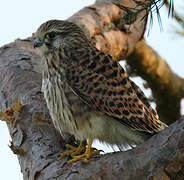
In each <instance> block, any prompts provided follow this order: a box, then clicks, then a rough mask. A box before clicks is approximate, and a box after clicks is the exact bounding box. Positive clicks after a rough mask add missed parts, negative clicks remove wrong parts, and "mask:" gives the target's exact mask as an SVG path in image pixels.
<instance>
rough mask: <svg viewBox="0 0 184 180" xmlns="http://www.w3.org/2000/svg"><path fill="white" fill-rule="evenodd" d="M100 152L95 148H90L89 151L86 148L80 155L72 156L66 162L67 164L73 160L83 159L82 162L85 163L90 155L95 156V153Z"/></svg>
mask: <svg viewBox="0 0 184 180" xmlns="http://www.w3.org/2000/svg"><path fill="white" fill-rule="evenodd" d="M98 154H100V151H99V150H97V149H95V148H91V149H90V150H89V151H88V150H87V149H86V151H85V152H84V153H83V154H81V155H78V156H73V159H71V160H69V161H68V162H67V164H68V165H69V164H71V163H73V162H76V161H78V160H81V159H82V160H83V162H85V163H87V162H88V160H89V159H90V158H91V157H92V156H95V155H98Z"/></svg>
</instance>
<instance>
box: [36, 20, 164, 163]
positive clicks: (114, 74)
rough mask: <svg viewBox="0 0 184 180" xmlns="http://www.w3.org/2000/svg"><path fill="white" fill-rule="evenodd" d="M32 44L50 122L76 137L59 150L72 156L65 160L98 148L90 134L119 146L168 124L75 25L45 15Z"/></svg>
mask: <svg viewBox="0 0 184 180" xmlns="http://www.w3.org/2000/svg"><path fill="white" fill-rule="evenodd" d="M34 47H38V49H39V50H40V51H41V54H42V61H43V62H42V72H43V75H42V76H43V79H42V91H43V93H44V97H45V99H46V102H47V106H48V109H49V112H50V115H51V118H52V120H53V124H54V126H55V128H56V129H58V130H59V132H60V133H61V135H62V132H69V133H70V134H73V135H75V137H76V138H77V139H79V140H81V144H80V145H79V146H78V147H73V146H70V145H68V147H70V148H71V150H70V151H68V152H64V153H62V154H61V156H62V157H64V156H67V155H72V156H73V159H72V160H70V161H68V163H69V164H70V163H71V162H73V161H77V160H79V159H81V158H86V159H89V158H90V157H91V156H93V155H95V154H98V153H99V151H98V150H96V149H94V148H92V141H93V139H98V140H99V141H101V142H105V143H107V144H110V145H111V146H113V145H117V146H118V147H119V148H120V149H122V148H123V147H126V146H127V145H129V146H132V145H137V144H140V143H142V142H144V141H145V140H147V139H148V138H149V137H151V136H152V135H154V134H155V133H157V132H159V131H161V130H163V129H164V128H165V127H167V125H165V124H164V123H163V122H161V121H160V120H159V119H158V116H157V114H156V112H155V111H154V110H153V109H152V107H151V106H150V104H149V102H148V100H147V99H146V97H145V95H144V93H143V92H142V91H141V89H140V88H139V87H138V86H137V85H136V84H135V83H134V82H133V81H131V80H130V79H129V77H128V74H127V73H126V72H125V71H124V69H123V68H122V67H121V66H120V64H119V63H118V62H117V61H116V60H114V59H113V58H112V57H111V56H110V55H108V54H107V53H104V52H102V51H99V50H98V49H96V48H95V47H94V45H93V44H92V43H91V42H90V40H89V39H88V38H87V36H86V35H85V33H84V32H83V30H82V29H81V28H80V27H79V26H78V25H76V24H74V23H72V22H69V21H62V20H49V21H47V22H45V23H44V24H42V25H41V26H40V27H39V28H38V30H37V31H36V33H35V40H34ZM86 140H88V145H87V147H86V143H85V142H86ZM82 152H84V153H82Z"/></svg>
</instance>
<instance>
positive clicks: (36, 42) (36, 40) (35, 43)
mask: <svg viewBox="0 0 184 180" xmlns="http://www.w3.org/2000/svg"><path fill="white" fill-rule="evenodd" d="M42 45H43V42H42V41H40V40H38V39H35V40H34V48H37V47H40V46H42Z"/></svg>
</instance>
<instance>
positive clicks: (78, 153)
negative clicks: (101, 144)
mask: <svg viewBox="0 0 184 180" xmlns="http://www.w3.org/2000/svg"><path fill="white" fill-rule="evenodd" d="M92 142H93V138H90V139H89V141H88V145H87V148H86V141H82V142H81V143H80V145H79V146H78V147H74V146H72V145H69V144H67V145H66V147H67V148H70V149H71V150H70V151H68V152H64V153H62V154H61V158H63V157H65V156H69V155H71V156H72V157H73V159H71V160H69V161H68V162H67V164H68V165H69V164H71V163H72V162H76V161H78V160H80V159H82V158H85V159H86V160H88V159H90V158H91V157H92V156H95V155H98V154H100V151H99V150H97V149H95V148H92V147H91V146H92Z"/></svg>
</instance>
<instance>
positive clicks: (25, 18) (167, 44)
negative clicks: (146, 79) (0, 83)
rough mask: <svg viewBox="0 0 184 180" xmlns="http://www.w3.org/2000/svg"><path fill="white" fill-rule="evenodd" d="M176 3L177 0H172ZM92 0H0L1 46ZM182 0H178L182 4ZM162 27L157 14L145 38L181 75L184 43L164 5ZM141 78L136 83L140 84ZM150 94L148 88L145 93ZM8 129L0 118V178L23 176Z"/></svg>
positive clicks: (20, 178)
mask: <svg viewBox="0 0 184 180" xmlns="http://www.w3.org/2000/svg"><path fill="white" fill-rule="evenodd" d="M174 1H175V3H176V0H174ZM93 2H94V0H67V1H62V0H52V1H45V0H30V1H25V0H14V1H12V0H6V1H2V2H1V10H0V19H1V28H0V34H1V38H0V46H2V45H4V44H7V43H9V42H12V41H14V40H15V39H16V38H26V37H28V36H31V34H32V33H33V32H35V31H36V29H37V28H38V26H39V25H40V24H42V23H43V22H45V21H47V20H49V19H66V18H67V17H69V16H71V15H72V14H73V13H75V12H77V11H78V10H79V9H81V8H82V7H84V6H87V5H90V4H93ZM181 2H182V0H177V4H179V3H180V5H181ZM161 17H162V24H163V29H164V30H163V31H162V32H160V28H159V26H158V23H157V20H156V17H155V18H154V19H155V20H154V23H153V28H152V29H151V32H150V35H149V37H147V36H146V35H147V34H145V37H146V39H147V42H148V43H149V44H150V45H151V46H152V47H153V48H154V49H155V50H156V51H157V52H159V54H160V55H161V56H162V57H163V58H164V59H165V60H167V62H168V63H169V65H170V66H171V67H172V69H173V71H175V72H176V73H177V74H179V75H180V76H182V77H184V70H183V69H184V61H183V47H184V38H182V37H181V36H178V35H176V34H175V33H173V32H172V31H173V28H172V25H173V23H172V19H171V18H170V19H168V17H167V15H166V11H165V9H164V8H162V10H161ZM140 82H141V81H140V80H139V79H138V80H136V83H138V84H139V85H140ZM147 94H148V95H149V92H148V93H147ZM9 140H10V137H9V133H8V130H7V127H6V124H5V123H4V122H1V121H0V161H1V162H0V179H7V180H10V179H13V180H22V179H23V178H22V174H21V173H20V167H19V164H18V160H17V157H16V155H14V154H13V153H12V152H11V151H10V149H9V147H8V144H10V143H9Z"/></svg>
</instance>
